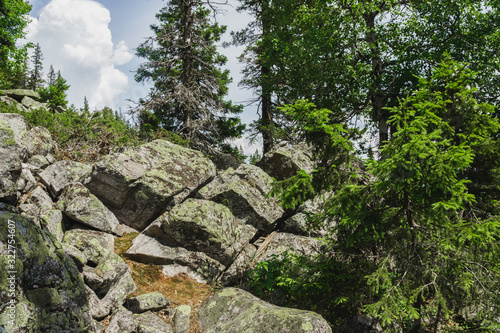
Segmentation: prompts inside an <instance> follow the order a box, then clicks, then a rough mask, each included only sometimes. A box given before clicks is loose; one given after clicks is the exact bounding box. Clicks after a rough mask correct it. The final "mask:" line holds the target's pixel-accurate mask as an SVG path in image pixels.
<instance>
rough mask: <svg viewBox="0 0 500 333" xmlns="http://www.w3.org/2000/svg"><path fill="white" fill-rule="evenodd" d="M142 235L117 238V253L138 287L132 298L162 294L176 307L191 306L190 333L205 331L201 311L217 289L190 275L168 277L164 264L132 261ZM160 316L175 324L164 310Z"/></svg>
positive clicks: (135, 234)
mask: <svg viewBox="0 0 500 333" xmlns="http://www.w3.org/2000/svg"><path fill="white" fill-rule="evenodd" d="M138 235H139V233H137V232H135V233H129V234H125V235H124V236H123V237H117V238H116V239H115V252H116V253H117V254H118V255H119V256H121V257H122V258H123V260H125V262H126V263H127V265H128V266H129V267H130V269H131V270H132V277H133V278H134V281H135V284H136V285H137V290H136V292H135V293H133V294H132V295H131V296H138V295H142V294H147V293H150V292H154V291H158V292H161V293H162V294H163V296H165V297H167V298H168V299H169V300H170V301H171V302H172V304H171V307H172V308H175V307H178V306H180V305H189V306H191V309H192V311H191V320H190V325H191V328H190V333H199V332H202V330H201V328H200V326H199V324H198V308H199V307H200V305H201V304H203V302H205V300H206V299H207V298H208V297H210V296H212V295H213V294H214V288H213V287H212V286H210V285H207V284H203V283H198V282H196V281H195V280H193V279H191V278H190V277H189V276H187V275H186V274H178V275H176V276H173V277H167V276H165V275H163V273H162V266H160V265H153V264H143V263H139V262H136V261H133V260H130V259H129V258H128V257H127V255H126V254H125V253H126V252H127V250H128V249H129V248H130V246H132V241H133V240H134V238H135V237H137V236H138ZM159 316H160V318H162V319H163V320H164V321H165V322H167V323H170V324H172V322H171V320H170V318H169V316H168V312H166V311H160V313H159Z"/></svg>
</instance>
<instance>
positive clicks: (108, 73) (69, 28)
mask: <svg viewBox="0 0 500 333" xmlns="http://www.w3.org/2000/svg"><path fill="white" fill-rule="evenodd" d="M39 13H40V14H39V17H38V19H35V18H33V21H32V22H31V24H30V25H29V27H28V30H29V33H28V40H29V41H31V42H34V43H40V46H41V49H42V53H43V57H44V70H45V72H46V73H47V72H48V69H49V67H50V65H53V66H54V68H55V69H56V70H61V74H62V76H63V77H64V78H65V79H66V80H67V81H68V84H69V85H70V86H71V87H70V89H69V90H68V98H69V101H70V103H74V104H75V105H77V106H81V105H82V104H83V98H84V96H87V99H88V100H89V103H90V105H91V107H97V108H102V107H103V106H110V107H114V106H115V104H116V103H115V102H116V100H117V98H118V97H120V94H122V93H123V92H124V91H125V89H126V87H127V85H128V77H127V76H126V75H125V74H124V73H122V72H121V71H119V70H118V69H116V68H115V66H119V65H123V64H126V63H127V62H129V61H130V60H131V59H132V57H133V55H132V54H131V53H130V52H129V50H128V47H127V45H126V44H125V42H124V41H121V42H119V43H118V44H117V45H114V43H113V40H112V35H111V31H110V29H109V23H110V21H111V15H110V12H109V10H108V9H107V8H105V7H104V6H103V5H101V4H99V3H98V2H96V1H93V0H52V1H50V2H49V3H48V4H47V5H46V6H45V7H43V8H42V9H41V11H40V12H39Z"/></svg>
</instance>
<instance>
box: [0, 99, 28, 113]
mask: <svg viewBox="0 0 500 333" xmlns="http://www.w3.org/2000/svg"><path fill="white" fill-rule="evenodd" d="M0 103H2V104H5V105H8V106H13V107H15V108H16V109H17V110H19V111H21V112H27V111H28V109H27V108H26V107H25V106H24V105H22V104H21V103H19V102H18V101H16V100H15V99H13V98H11V97H9V96H0Z"/></svg>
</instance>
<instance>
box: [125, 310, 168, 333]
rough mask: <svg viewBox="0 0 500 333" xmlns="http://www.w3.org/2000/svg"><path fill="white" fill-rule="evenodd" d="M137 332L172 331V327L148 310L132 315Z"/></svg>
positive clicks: (155, 332)
mask: <svg viewBox="0 0 500 333" xmlns="http://www.w3.org/2000/svg"><path fill="white" fill-rule="evenodd" d="M134 320H135V321H136V323H137V332H138V333H173V331H172V327H170V325H168V324H167V323H165V322H164V321H163V320H161V319H160V318H159V317H158V316H157V315H155V314H154V313H152V312H150V311H148V312H145V313H141V314H136V315H134Z"/></svg>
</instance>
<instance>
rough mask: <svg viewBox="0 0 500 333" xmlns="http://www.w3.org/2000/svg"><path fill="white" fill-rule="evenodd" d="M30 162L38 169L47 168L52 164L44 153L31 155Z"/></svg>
mask: <svg viewBox="0 0 500 333" xmlns="http://www.w3.org/2000/svg"><path fill="white" fill-rule="evenodd" d="M28 163H29V164H30V165H32V166H34V167H36V168H38V169H45V168H46V167H47V166H49V164H50V163H49V161H48V160H47V157H45V156H42V155H35V156H31V157H30V158H29V159H28Z"/></svg>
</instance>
